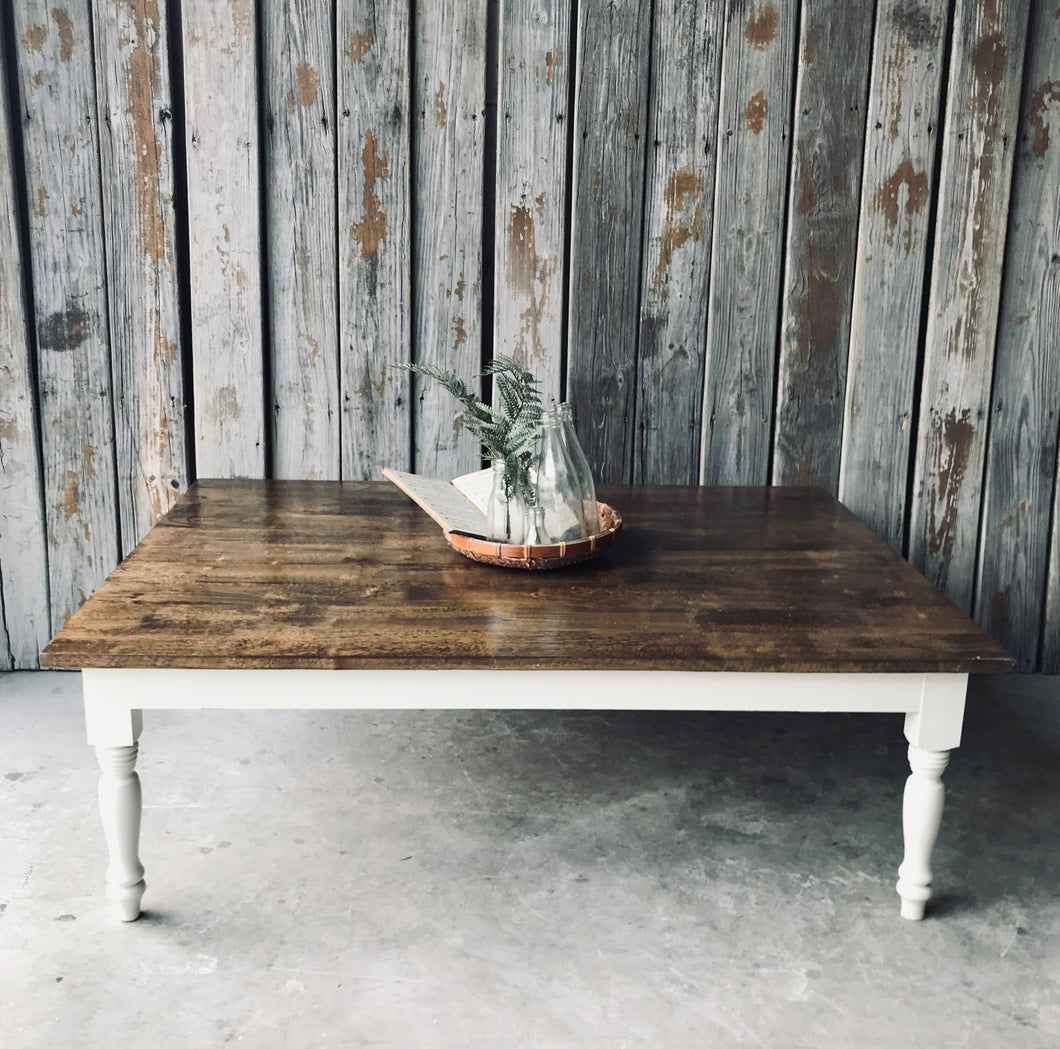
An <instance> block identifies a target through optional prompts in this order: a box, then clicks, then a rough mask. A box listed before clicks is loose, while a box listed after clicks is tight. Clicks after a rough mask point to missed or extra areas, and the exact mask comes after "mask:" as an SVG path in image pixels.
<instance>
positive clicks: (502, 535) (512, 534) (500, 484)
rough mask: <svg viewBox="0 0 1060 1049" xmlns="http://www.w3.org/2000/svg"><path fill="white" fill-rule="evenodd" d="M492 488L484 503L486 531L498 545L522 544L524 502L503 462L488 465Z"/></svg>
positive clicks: (524, 518) (524, 515)
mask: <svg viewBox="0 0 1060 1049" xmlns="http://www.w3.org/2000/svg"><path fill="white" fill-rule="evenodd" d="M490 467H491V468H492V470H493V488H492V489H491V491H490V499H489V502H488V503H487V504H486V531H487V532H488V533H489V538H490V539H492V540H494V541H495V542H499V543H515V544H522V543H523V541H524V536H525V534H526V503H525V500H524V499H523V495H522V492H520V491H519V485H518V484H517V483H516V477H515V468H514V467H512V466H510V465H509V464H508V463H507V462H505V460H504V459H493V460H491V462H490Z"/></svg>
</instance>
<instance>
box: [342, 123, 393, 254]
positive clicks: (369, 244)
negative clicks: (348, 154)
mask: <svg viewBox="0 0 1060 1049" xmlns="http://www.w3.org/2000/svg"><path fill="white" fill-rule="evenodd" d="M389 163H390V154H389V153H385V154H384V155H383V156H382V157H380V156H379V146H378V143H377V142H376V137H375V134H374V133H373V132H371V131H369V132H368V133H367V134H366V135H365V141H364V149H363V150H361V164H362V166H363V168H364V195H363V197H362V202H363V205H364V218H363V219H362V220H361V221H360V222H355V223H354V224H353V225H352V226H350V236H351V237H352V238H353V239H354V240H356V241H357V242H358V243H359V244H360V245H361V258H364V259H367V258H369V257H371V256H372V255H374V254H375V253H376V252H377V251H378V250H379V243H380V241H383V240H386V236H387V224H386V223H387V219H386V212H385V211H384V210H383V205H382V201H381V200H380V199H379V194H378V193H376V191H375V184H376V181H377V180H378V179H382V178H390V167H389Z"/></svg>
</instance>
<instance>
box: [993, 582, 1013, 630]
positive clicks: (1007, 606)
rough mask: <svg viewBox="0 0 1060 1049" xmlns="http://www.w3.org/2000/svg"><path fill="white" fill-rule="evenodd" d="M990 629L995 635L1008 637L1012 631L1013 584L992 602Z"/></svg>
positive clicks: (994, 597) (998, 594)
mask: <svg viewBox="0 0 1060 1049" xmlns="http://www.w3.org/2000/svg"><path fill="white" fill-rule="evenodd" d="M990 627H991V630H992V632H993V633H995V634H1001V635H1007V634H1008V633H1010V631H1011V630H1012V584H1011V583H1010V584H1009V585H1008V586H1006V587H1005V588H1004V589H1003V590H999V591H998V592H997V593H996V594H994V596H993V597H992V598H991V600H990Z"/></svg>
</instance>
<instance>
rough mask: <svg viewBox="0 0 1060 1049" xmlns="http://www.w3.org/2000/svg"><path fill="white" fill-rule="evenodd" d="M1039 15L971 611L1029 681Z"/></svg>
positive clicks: (1050, 359)
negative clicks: (1010, 654) (1010, 655)
mask: <svg viewBox="0 0 1060 1049" xmlns="http://www.w3.org/2000/svg"><path fill="white" fill-rule="evenodd" d="M1050 6H1051V7H1052V9H1050ZM1050 6H1047V5H1046V4H1044V3H1043V4H1038V5H1037V6H1036V7H1035V8H1034V9H1033V10H1032V13H1031V24H1030V32H1029V33H1028V38H1027V39H1028V44H1027V48H1028V49H1027V58H1026V69H1025V74H1024V84H1025V89H1024V98H1023V107H1022V109H1023V113H1022V118H1021V121H1020V134H1019V137H1018V140H1016V142H1017V145H1016V156H1015V171H1014V177H1013V189H1012V200H1011V205H1010V207H1009V217H1008V236H1007V239H1006V243H1005V269H1004V286H1003V289H1002V296H1001V309H1000V322H999V325H998V332H997V363H996V366H995V374H994V394H993V400H992V404H991V410H990V435H989V445H988V449H987V461H986V479H985V481H984V486H983V522H982V527H981V531H980V537H979V558H978V560H979V566H980V568H979V574H978V580H977V586H976V599H975V607H976V618H977V619H978V621H979V623H980V624H981V625H982V626H983V627H984V628H985V629H986V630H988V631H989V632H990V633H991V634H992V635H993V636H994V637H996V638H997V639H998V640H999V641H1001V642H1002V644H1004V645H1005V646H1006V647H1007V648H1008V649H1009V651H1010V652H1011V653H1012V654H1013V655H1014V656H1015V657H1016V658H1017V660H1018V661H1019V666H1020V668H1021V669H1023V670H1033V669H1034V667H1035V665H1036V663H1037V660H1038V641H1039V636H1040V634H1041V632H1042V625H1043V612H1044V600H1045V597H1046V593H1045V591H1046V587H1045V586H1043V583H1044V581H1045V580H1046V579H1050V580H1051V583H1050V587H1051V593H1050V594H1049V600H1050V602H1051V603H1052V606H1053V616H1052V624H1053V627H1052V636H1048V637H1047V638H1046V650H1047V651H1048V652H1050V653H1051V654H1052V659H1053V660H1054V661H1055V662H1053V663H1051V664H1050V665H1049V669H1051V670H1053V671H1054V672H1056V671H1058V670H1060V643H1058V642H1060V637H1058V636H1057V634H1058V633H1060V619H1058V618H1057V615H1056V611H1057V610H1056V601H1057V600H1058V599H1060V592H1058V591H1057V571H1058V565H1057V561H1058V558H1057V555H1056V552H1054V555H1053V557H1052V561H1051V572H1049V571H1048V567H1049V558H1048V553H1049V519H1050V514H1051V512H1052V510H1053V499H1054V495H1055V487H1054V486H1055V485H1056V483H1057V475H1056V469H1057V461H1056V456H1057V428H1058V425H1060V423H1058V420H1060V338H1058V333H1060V119H1057V118H1058V117H1060V9H1058V8H1056V6H1055V5H1050ZM1050 113H1051V115H1052V121H1051V125H1052V126H1050V122H1049V120H1048V118H1049V115H1050ZM1043 286H1044V288H1043Z"/></svg>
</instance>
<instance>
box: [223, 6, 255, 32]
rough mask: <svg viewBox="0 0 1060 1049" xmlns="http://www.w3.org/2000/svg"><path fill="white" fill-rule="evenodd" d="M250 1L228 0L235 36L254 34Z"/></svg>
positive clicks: (252, 11) (252, 10)
mask: <svg viewBox="0 0 1060 1049" xmlns="http://www.w3.org/2000/svg"><path fill="white" fill-rule="evenodd" d="M251 3H252V0H228V4H229V7H230V8H231V10H232V28H233V29H234V30H235V31H236V36H243V37H247V36H251V35H252V34H253V32H254V9H253V7H252V6H251Z"/></svg>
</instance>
